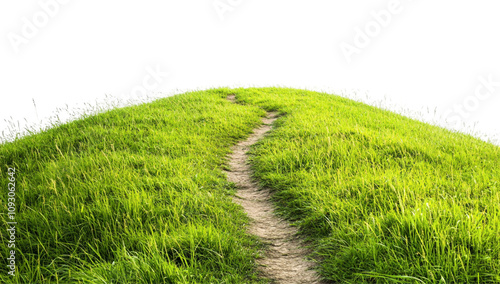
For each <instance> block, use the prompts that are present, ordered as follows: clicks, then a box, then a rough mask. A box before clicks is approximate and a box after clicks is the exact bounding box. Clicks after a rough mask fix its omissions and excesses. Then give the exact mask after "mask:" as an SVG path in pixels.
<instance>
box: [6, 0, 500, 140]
mask: <svg viewBox="0 0 500 284" xmlns="http://www.w3.org/2000/svg"><path fill="white" fill-rule="evenodd" d="M497 2H498V1H494V0H489V1H480V0H479V1H424V0H420V1H418V0H414V1H411V0H400V1H396V0H381V1H378V0H377V1H373V0H370V1H332V0H308V1H305V0H303V1H296V0H273V1H264V0H239V1H236V0H203V1H201V0H190V1H186V0H169V1H165V0H163V1H160V0H156V1H153V0H141V1H124V0H120V1H118V0H108V1H97V0H85V1H83V0H66V1H62V0H59V1H56V0H40V1H13V0H12V1H1V2H0V35H1V37H0V94H1V101H0V120H1V121H0V131H2V130H3V131H5V132H9V131H11V130H12V127H11V126H9V123H7V122H5V120H7V121H11V122H12V121H14V122H15V123H17V121H20V126H19V127H20V128H21V129H23V127H24V125H26V123H27V125H30V124H31V125H33V124H36V123H40V121H42V124H43V122H44V121H45V122H46V121H48V119H49V117H50V116H53V115H55V114H60V115H61V116H63V114H62V112H61V111H60V110H57V109H58V108H61V107H65V108H67V109H68V110H69V112H71V109H75V108H77V107H82V106H84V105H83V103H84V102H90V103H95V101H96V99H97V100H104V97H105V96H106V95H111V96H114V97H119V98H123V99H128V98H130V97H137V96H140V95H143V94H144V90H145V89H147V91H148V94H149V95H156V96H167V95H171V94H174V93H179V92H181V91H184V90H193V89H205V88H208V87H218V86H228V87H239V86H286V87H296V88H307V89H313V90H324V91H327V92H330V93H337V94H342V95H344V96H349V97H356V98H357V99H358V100H363V101H366V102H369V103H371V104H379V105H380V104H382V105H385V107H389V108H391V109H393V110H396V111H400V112H401V111H402V112H404V113H406V114H411V113H414V112H415V111H418V112H420V114H418V115H419V116H420V117H421V119H427V120H428V121H430V120H434V121H437V123H440V124H442V125H448V127H451V128H456V129H464V127H465V128H467V129H470V127H471V125H474V124H475V126H474V130H475V131H476V132H481V133H485V134H486V135H487V136H486V137H487V138H490V139H498V138H499V136H500V135H499V133H500V130H499V129H500V127H498V122H499V121H500V111H499V106H500V86H498V85H499V84H500V83H495V82H500V40H499V39H500V37H499V30H498V29H499V28H500V16H499V14H498V13H499V11H500V9H499V8H500V3H497ZM346 46H348V47H349V49H346ZM346 50H350V51H353V50H355V53H352V54H350V55H347V56H346V52H345V51H346ZM154 69H159V70H160V73H162V74H163V73H166V72H168V76H164V75H162V76H161V77H159V80H158V78H157V80H153V79H154V78H153V77H151V76H150V73H151V70H154ZM148 70H149V71H148ZM480 78H484V79H483V81H484V80H487V79H488V78H489V80H491V81H493V82H494V84H493V86H494V88H490V91H489V92H487V90H488V89H487V88H485V87H484V86H483V85H481V84H482V83H481V79H480ZM144 81H146V82H147V84H146V85H144ZM495 84H496V85H495ZM144 87H146V88H144ZM143 88H144V89H143ZM477 89H478V90H479V93H476V90H477ZM478 94H480V96H479V97H478ZM33 101H34V102H35V104H36V108H35V105H34V103H33ZM66 105H67V107H66ZM457 106H458V107H460V106H461V107H460V108H462V109H463V110H462V112H460V111H456V110H455V108H456V107H457ZM445 119H446V120H447V121H448V124H445V122H444V121H445ZM450 120H451V123H450ZM16 127H17V124H16ZM495 143H497V144H500V143H499V142H498V141H497V142H495Z"/></svg>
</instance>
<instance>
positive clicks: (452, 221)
mask: <svg viewBox="0 0 500 284" xmlns="http://www.w3.org/2000/svg"><path fill="white" fill-rule="evenodd" d="M229 94H236V98H237V100H238V101H239V102H240V103H241V105H239V104H232V103H230V102H228V101H227V100H226V99H225V98H226V97H227V95H229ZM264 110H268V111H271V110H273V111H278V112H280V113H281V114H282V115H283V116H282V117H281V118H279V119H278V120H277V121H276V125H275V129H274V130H273V132H272V133H271V134H270V135H269V136H268V137H267V138H265V139H264V140H263V141H261V142H260V143H258V144H257V145H255V147H253V149H252V155H253V156H252V165H253V168H254V170H255V175H256V177H257V178H259V179H260V181H261V182H262V184H263V185H265V186H267V187H269V188H271V189H272V190H273V191H274V192H275V197H274V199H275V202H276V204H277V205H278V208H279V212H280V214H282V215H283V216H285V217H286V218H288V219H290V220H293V221H294V222H295V224H296V225H297V226H298V227H299V228H300V230H301V232H302V233H303V235H304V236H305V237H306V238H308V239H309V240H310V241H311V244H312V248H313V251H314V253H313V257H315V258H316V259H317V260H318V261H319V271H320V273H321V275H322V276H323V277H324V278H325V279H327V280H332V282H347V283H359V282H363V281H367V282H374V281H375V282H391V283H394V282H404V283H413V282H414V283H422V282H424V283H430V282H440V281H442V280H445V281H446V282H461V283H465V282H481V283H484V282H500V226H499V225H500V183H499V180H500V147H497V146H494V145H491V144H488V143H485V142H483V141H480V140H478V139H476V138H473V137H470V136H467V135H463V134H459V133H453V132H451V131H448V130H444V129H442V128H438V127H435V126H431V125H428V124H425V123H421V122H418V121H415V120H411V119H408V118H405V117H403V116H400V115H397V114H394V113H391V112H388V111H384V110H380V109H377V108H374V107H370V106H367V105H365V104H361V103H357V102H354V101H351V100H347V99H344V98H341V97H337V96H333V95H327V94H321V93H316V92H310V91H303V90H294V89H281V88H261V89H256V88H253V89H233V90H229V89H217V90H208V91H203V92H192V93H187V94H183V95H178V96H174V97H170V98H166V99H161V100H158V101H156V102H153V103H149V104H143V105H139V106H133V107H127V108H121V109H115V110H112V111H109V112H106V113H103V114H99V115H95V116H90V117H87V118H85V119H81V120H77V121H73V122H71V123H68V124H65V125H62V126H58V127H56V128H53V129H50V130H48V131H45V132H43V133H40V134H36V135H32V136H29V137H25V138H22V139H18V140H16V141H14V142H12V143H7V144H4V145H0V167H1V170H0V171H1V172H0V186H1V188H3V193H2V194H0V196H1V198H0V200H1V201H2V203H1V207H0V219H1V220H2V223H6V222H8V221H10V220H9V219H8V215H7V212H8V200H7V197H8V196H7V192H8V189H7V188H8V183H9V178H11V177H12V176H11V175H9V174H8V168H9V167H11V168H13V167H15V168H16V174H15V176H14V177H15V179H16V201H15V206H16V215H15V218H16V222H17V225H16V249H17V251H16V265H17V269H18V270H17V273H16V276H15V278H12V277H11V276H9V275H8V274H7V273H8V271H9V269H8V267H7V266H6V265H2V266H0V281H2V282H21V283H25V282H42V281H52V282H57V281H60V282H63V283H64V282H88V283H127V282H135V283H158V282H164V283H251V282H265V281H266V280H265V279H260V278H259V277H258V275H257V273H256V264H255V258H256V257H258V250H259V248H261V244H260V243H259V242H258V240H256V239H255V238H253V237H252V236H249V235H248V234H246V233H245V227H246V225H247V224H248V219H247V218H246V216H245V214H244V213H243V211H242V209H241V208H240V207H239V206H237V205H235V204H234V203H232V202H231V196H232V195H233V194H234V189H233V186H232V185H231V184H230V183H228V182H227V181H226V177H225V174H224V172H223V169H224V168H225V167H226V166H225V164H226V155H227V154H228V152H229V148H230V146H231V145H234V144H235V143H236V142H237V141H238V140H241V139H243V138H244V137H246V136H247V135H248V134H249V133H250V132H251V130H252V129H253V128H254V127H256V126H258V125H259V123H260V117H262V116H263V115H264V114H265V112H264ZM5 227H6V225H5ZM8 239H9V235H8V234H7V231H6V230H2V231H0V244H1V245H0V252H1V255H2V257H3V258H4V259H5V258H6V257H4V256H7V255H10V252H9V251H10V249H9V248H8V247H7V243H8Z"/></svg>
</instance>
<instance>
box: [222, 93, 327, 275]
mask: <svg viewBox="0 0 500 284" xmlns="http://www.w3.org/2000/svg"><path fill="white" fill-rule="evenodd" d="M228 99H229V100H231V101H233V102H234V101H235V99H234V96H229V97H228ZM275 119H276V113H268V115H267V117H266V118H264V119H263V122H264V125H262V126H261V127H259V128H257V129H255V130H254V133H253V134H252V135H251V136H250V137H249V138H248V139H247V140H245V141H242V142H240V143H238V144H237V145H236V146H234V147H233V148H232V151H233V153H232V154H231V155H230V156H229V157H230V162H229V166H230V169H231V171H229V172H228V173H227V175H228V180H229V181H231V182H234V183H235V184H236V185H237V186H238V192H237V194H236V198H234V202H236V203H238V204H240V205H242V206H243V208H244V209H245V211H246V213H247V214H248V216H249V217H250V218H251V219H252V222H251V224H250V228H249V233H251V234H253V235H256V236H258V237H259V238H261V239H262V240H263V241H264V242H265V243H266V244H269V249H268V250H267V251H266V253H265V255H264V257H263V258H261V259H258V260H257V262H258V264H259V266H260V271H261V272H262V275H263V276H264V277H267V278H270V279H273V280H275V281H276V283H286V284H291V283H308V284H310V283H321V282H319V280H318V279H319V277H318V276H317V274H316V272H315V271H314V270H311V268H312V267H313V266H314V264H313V263H311V262H309V261H307V260H306V259H305V256H306V255H307V254H308V251H307V250H306V249H305V248H303V246H302V243H301V241H300V240H299V239H298V238H297V237H296V234H297V229H296V228H294V227H291V226H290V225H289V224H288V222H287V221H285V220H283V219H281V218H279V217H278V216H276V215H275V214H274V206H273V204H272V203H271V201H270V196H271V193H270V191H269V190H268V189H266V188H264V189H260V188H259V186H258V185H257V183H255V182H254V181H253V180H252V178H251V176H252V171H251V169H250V165H248V162H247V151H248V150H249V147H250V146H251V145H252V144H254V143H255V142H257V141H258V140H259V139H261V138H262V137H263V136H264V135H265V134H266V132H268V131H269V130H271V123H272V122H273V121H274V120H275Z"/></svg>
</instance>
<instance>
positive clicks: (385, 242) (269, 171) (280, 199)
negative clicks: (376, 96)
mask: <svg viewBox="0 0 500 284" xmlns="http://www.w3.org/2000/svg"><path fill="white" fill-rule="evenodd" d="M236 93H237V98H238V99H239V100H240V101H241V102H242V103H245V104H247V105H252V106H253V105H258V106H261V107H263V108H265V109H267V110H277V111H279V112H281V113H283V114H284V116H283V117H282V118H280V119H279V120H278V121H277V123H276V125H277V129H276V130H275V131H274V132H273V134H272V135H271V136H269V137H267V138H266V139H265V140H263V141H262V142H261V143H259V144H258V145H257V147H255V148H254V149H253V155H254V157H253V164H254V170H255V171H256V176H257V177H258V178H259V179H260V180H261V182H262V184H263V185H265V186H267V187H269V188H271V189H273V190H274V191H275V193H276V194H275V201H276V202H277V204H278V205H279V208H280V212H281V214H282V215H283V216H286V217H287V218H289V219H291V220H294V221H295V223H296V224H297V225H298V226H299V227H300V229H301V232H303V233H304V234H305V235H306V236H307V237H308V238H309V239H310V240H312V241H313V244H314V245H313V248H314V251H315V256H316V257H317V258H318V259H320V260H321V262H320V271H321V274H322V275H323V276H324V277H325V278H326V279H329V280H332V281H335V282H344V283H360V282H387V283H397V282H402V283H438V282H442V283H444V282H446V283H472V282H474V283H489V282H500V182H499V179H500V148H499V147H497V146H494V145H492V144H488V143H485V142H483V141H480V140H478V139H476V138H473V137H471V136H467V135H463V134H458V133H452V132H450V131H447V130H444V129H441V128H438V127H435V126H431V125H428V124H424V123H421V122H418V121H415V120H411V119H408V118H405V117H403V116H400V115H396V114H394V113H391V112H388V111H383V110H380V109H377V108H374V107H370V106H367V105H364V104H361V103H356V102H353V101H350V100H347V99H343V98H340V97H337V96H331V95H326V94H318V93H314V92H308V91H300V90H292V89H275V88H267V89H251V90H244V89H239V90H237V92H236Z"/></svg>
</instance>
